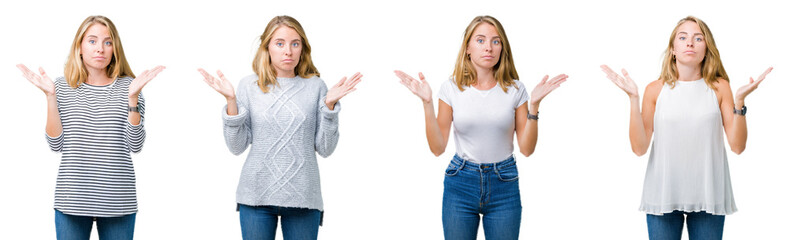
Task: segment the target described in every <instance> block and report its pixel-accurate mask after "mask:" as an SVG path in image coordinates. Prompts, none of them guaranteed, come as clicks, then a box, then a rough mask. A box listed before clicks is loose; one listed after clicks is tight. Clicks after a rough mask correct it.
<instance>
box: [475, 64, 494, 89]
mask: <svg viewBox="0 0 789 240" xmlns="http://www.w3.org/2000/svg"><path fill="white" fill-rule="evenodd" d="M475 70H477V84H476V86H479V87H482V88H489V87H493V86H495V85H496V78H495V76H494V72H493V69H491V68H478V67H477V68H476V69H475Z"/></svg>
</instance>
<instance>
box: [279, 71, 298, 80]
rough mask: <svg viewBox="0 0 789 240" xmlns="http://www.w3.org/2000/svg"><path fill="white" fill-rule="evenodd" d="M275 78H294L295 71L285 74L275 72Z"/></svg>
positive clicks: (283, 72)
mask: <svg viewBox="0 0 789 240" xmlns="http://www.w3.org/2000/svg"><path fill="white" fill-rule="evenodd" d="M277 77H278V78H295V77H296V71H294V70H290V71H287V72H286V71H277Z"/></svg>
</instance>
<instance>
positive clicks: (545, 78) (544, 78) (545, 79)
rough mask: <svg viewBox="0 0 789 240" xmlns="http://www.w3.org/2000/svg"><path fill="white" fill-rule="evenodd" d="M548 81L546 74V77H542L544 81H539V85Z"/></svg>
mask: <svg viewBox="0 0 789 240" xmlns="http://www.w3.org/2000/svg"><path fill="white" fill-rule="evenodd" d="M546 81H548V75H545V77H542V81H540V83H538V84H537V85H541V84H545V82H546Z"/></svg>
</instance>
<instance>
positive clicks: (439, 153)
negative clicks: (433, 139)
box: [430, 149, 444, 157]
mask: <svg viewBox="0 0 789 240" xmlns="http://www.w3.org/2000/svg"><path fill="white" fill-rule="evenodd" d="M430 151H431V152H433V155H435V156H436V157H438V156H441V154H443V153H444V149H430Z"/></svg>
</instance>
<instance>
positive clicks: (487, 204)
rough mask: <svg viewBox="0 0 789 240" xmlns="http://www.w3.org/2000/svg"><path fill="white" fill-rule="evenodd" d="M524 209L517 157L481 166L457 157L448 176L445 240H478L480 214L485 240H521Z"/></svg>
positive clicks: (445, 178)
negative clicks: (516, 164) (516, 162)
mask: <svg viewBox="0 0 789 240" xmlns="http://www.w3.org/2000/svg"><path fill="white" fill-rule="evenodd" d="M522 209H523V208H522V206H521V197H520V189H519V187H518V168H517V167H516V166H515V159H514V158H513V157H510V158H508V159H506V160H504V161H501V162H497V163H485V164H477V163H473V162H469V161H466V160H464V159H461V158H460V157H458V156H457V155H455V157H454V158H453V159H452V161H451V162H450V163H449V167H447V170H446V176H445V177H444V205H443V213H442V220H443V224H444V239H452V240H455V239H460V240H463V239H477V229H478V228H479V218H480V214H482V227H483V229H484V230H485V239H487V240H498V239H518V234H519V233H520V225H521V211H522Z"/></svg>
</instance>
